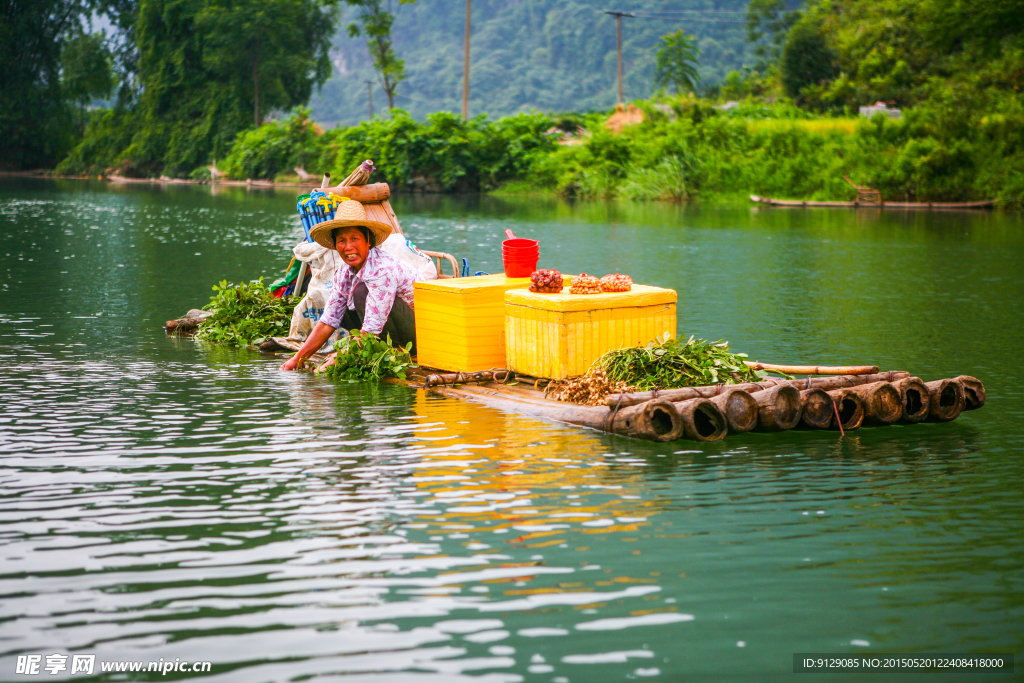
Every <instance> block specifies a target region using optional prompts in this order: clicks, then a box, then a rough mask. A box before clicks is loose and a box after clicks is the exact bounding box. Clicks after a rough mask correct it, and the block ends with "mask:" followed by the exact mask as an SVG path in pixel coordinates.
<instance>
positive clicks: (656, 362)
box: [594, 334, 767, 391]
mask: <svg viewBox="0 0 1024 683" xmlns="http://www.w3.org/2000/svg"><path fill="white" fill-rule="evenodd" d="M745 358H747V354H745V353H730V352H729V342H726V341H717V342H708V341H704V340H703V339H694V338H693V337H692V336H691V337H690V338H689V339H688V340H687V341H686V342H682V341H681V340H679V339H669V337H668V335H667V334H666V335H665V336H664V337H659V338H658V339H657V341H655V342H651V343H649V344H648V345H647V346H645V347H642V348H640V347H633V348H628V349H617V350H615V351H609V352H607V353H606V354H604V355H603V356H601V357H600V358H598V359H597V360H596V361H594V367H595V368H601V369H603V370H604V371H605V372H606V373H607V376H608V379H609V380H612V381H617V382H625V383H626V384H630V385H632V386H635V387H636V388H637V389H638V390H641V391H646V390H650V389H675V388H678V387H698V386H706V385H709V384H718V383H725V384H738V383H741V382H756V381H758V380H761V379H764V378H765V377H766V376H767V373H765V372H764V371H758V370H753V369H751V368H750V367H748V366H747V365H745V364H744V362H743V361H744V359H745Z"/></svg>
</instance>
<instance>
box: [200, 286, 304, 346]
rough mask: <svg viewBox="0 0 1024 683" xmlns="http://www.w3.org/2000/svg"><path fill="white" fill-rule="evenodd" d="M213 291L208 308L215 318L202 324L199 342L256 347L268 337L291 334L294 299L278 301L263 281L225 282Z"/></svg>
mask: <svg viewBox="0 0 1024 683" xmlns="http://www.w3.org/2000/svg"><path fill="white" fill-rule="evenodd" d="M213 291H214V292H216V293H215V294H214V295H213V298H211V299H210V303H209V304H208V305H207V307H206V310H208V311H212V312H213V315H211V316H210V317H209V318H207V319H206V320H204V321H203V322H202V324H200V326H199V330H198V331H197V332H196V339H206V340H208V341H215V342H219V343H221V344H227V345H228V346H255V345H259V344H262V343H263V342H264V341H266V340H267V338H268V337H285V336H287V335H288V328H289V326H290V325H291V319H292V308H294V306H295V304H294V303H293V302H292V299H291V297H282V298H280V299H278V298H276V297H275V296H274V295H273V293H272V292H271V291H270V290H269V289H267V286H266V285H265V284H264V283H263V278H260V279H259V280H256V281H255V282H248V283H243V284H240V285H229V284H228V283H227V280H221V281H220V284H219V285H214V286H213Z"/></svg>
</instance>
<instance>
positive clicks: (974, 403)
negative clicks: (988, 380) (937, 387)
mask: <svg viewBox="0 0 1024 683" xmlns="http://www.w3.org/2000/svg"><path fill="white" fill-rule="evenodd" d="M956 379H957V381H958V382H960V385H961V386H962V387H963V388H964V410H977V409H978V408H980V407H982V406H983V405H985V385H984V384H982V383H981V380H979V379H978V378H976V377H971V376H970V375H960V376H959V377H957V378H956Z"/></svg>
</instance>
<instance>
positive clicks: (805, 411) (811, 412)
mask: <svg viewBox="0 0 1024 683" xmlns="http://www.w3.org/2000/svg"><path fill="white" fill-rule="evenodd" d="M800 408H801V411H800V424H802V425H804V426H805V427H810V428H811V429H828V428H829V427H831V426H832V421H833V419H834V418H833V408H832V397H831V396H829V395H828V394H826V393H825V390H824V389H804V390H803V391H801V392H800Z"/></svg>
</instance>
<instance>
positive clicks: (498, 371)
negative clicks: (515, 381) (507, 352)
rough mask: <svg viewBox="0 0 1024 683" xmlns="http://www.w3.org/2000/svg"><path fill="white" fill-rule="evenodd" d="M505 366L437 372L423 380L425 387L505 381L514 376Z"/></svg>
mask: <svg viewBox="0 0 1024 683" xmlns="http://www.w3.org/2000/svg"><path fill="white" fill-rule="evenodd" d="M514 377H515V375H513V374H511V373H510V372H509V371H508V370H506V369H505V368H493V369H491V370H481V371H479V372H451V373H436V374H430V375H427V376H426V377H425V378H424V380H423V387H424V388H427V387H433V386H437V385H439V384H466V383H469V382H504V381H506V380H508V379H509V378H514Z"/></svg>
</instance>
